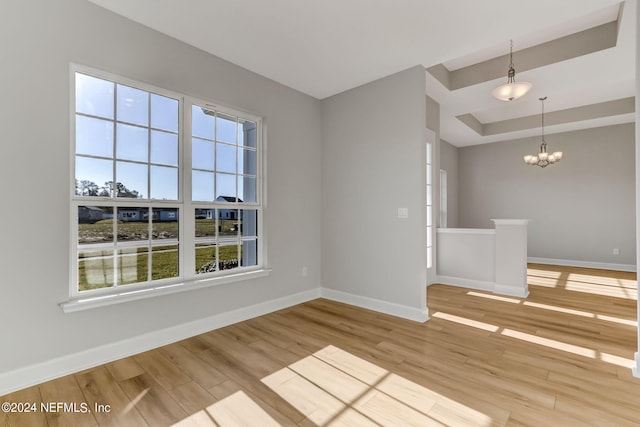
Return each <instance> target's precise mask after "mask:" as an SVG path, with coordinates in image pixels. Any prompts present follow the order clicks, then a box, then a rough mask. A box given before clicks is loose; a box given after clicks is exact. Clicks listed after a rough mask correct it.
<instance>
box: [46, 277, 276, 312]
mask: <svg viewBox="0 0 640 427" xmlns="http://www.w3.org/2000/svg"><path fill="white" fill-rule="evenodd" d="M270 274H271V270H270V269H260V270H253V271H244V272H242V271H238V272H237V273H236V274H227V275H224V276H219V277H213V278H207V279H200V280H195V281H191V282H182V283H174V284H168V285H162V286H157V287H153V288H142V289H136V290H123V292H120V293H116V294H113V293H111V294H102V295H98V296H84V297H80V298H74V299H70V300H69V301H65V302H63V303H60V304H59V305H60V308H62V311H64V312H65V313H73V312H74V311H81V310H87V309H90V308H96V307H104V306H107V305H112V304H119V303H122V302H128V301H136V300H140V299H146V298H153V297H157V296H160V295H170V294H175V293H178V292H187V291H192V290H195V289H202V288H208V287H210V286H217V285H224V284H228V283H234V282H240V281H243V280H249V279H256V278H258V277H266V276H269V275H270ZM125 289H126V288H125Z"/></svg>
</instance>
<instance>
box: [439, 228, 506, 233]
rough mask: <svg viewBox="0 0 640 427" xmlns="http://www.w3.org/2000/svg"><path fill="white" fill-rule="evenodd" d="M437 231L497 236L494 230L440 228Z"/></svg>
mask: <svg viewBox="0 0 640 427" xmlns="http://www.w3.org/2000/svg"><path fill="white" fill-rule="evenodd" d="M436 231H437V232H438V233H444V234H496V230H495V229H493V228H438V229H437V230H436Z"/></svg>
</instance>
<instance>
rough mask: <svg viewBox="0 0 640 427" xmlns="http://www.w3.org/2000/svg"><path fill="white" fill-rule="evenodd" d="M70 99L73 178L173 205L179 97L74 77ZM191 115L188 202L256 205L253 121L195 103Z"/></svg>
mask: <svg viewBox="0 0 640 427" xmlns="http://www.w3.org/2000/svg"><path fill="white" fill-rule="evenodd" d="M75 101H76V104H75V105H76V115H75V118H76V141H75V143H76V146H75V149H76V161H75V177H76V179H77V180H78V181H81V180H89V181H92V182H94V183H96V184H97V185H98V187H102V186H103V185H104V183H105V182H108V181H114V182H121V183H122V184H124V185H125V187H127V188H128V189H129V190H135V191H138V193H139V194H140V195H141V196H142V198H152V199H160V200H178V197H179V169H178V165H179V153H180V147H179V137H178V135H179V100H177V99H174V98H171V97H167V96H162V95H159V94H156V93H151V92H147V91H144V90H140V89H135V88H132V87H129V86H125V85H121V84H116V83H113V82H110V81H107V80H103V79H99V78H96V77H93V76H88V75H85V74H82V73H76V99H75ZM189 116H190V117H191V122H192V123H191V129H190V130H191V132H185V138H191V147H192V168H193V170H192V175H191V179H192V188H191V189H192V200H194V201H203V202H207V201H213V200H215V199H216V198H217V197H218V196H232V197H233V196H236V195H237V197H238V198H239V199H240V200H243V201H248V202H250V201H255V194H256V178H255V176H256V175H257V152H256V150H255V148H256V141H255V138H247V140H246V141H245V138H244V134H245V132H244V128H245V126H246V127H247V129H251V128H255V123H253V122H249V121H244V120H243V119H241V118H240V119H238V118H237V117H234V116H228V115H224V114H221V113H215V112H213V111H209V110H206V112H205V110H204V109H203V108H201V107H199V106H196V105H193V106H192V108H191V114H190V115H189ZM114 173H115V179H114ZM237 174H247V175H250V176H238V175H237ZM236 178H237V179H236ZM245 190H246V191H245Z"/></svg>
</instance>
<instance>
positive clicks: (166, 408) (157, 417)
mask: <svg viewBox="0 0 640 427" xmlns="http://www.w3.org/2000/svg"><path fill="white" fill-rule="evenodd" d="M120 386H121V387H122V389H123V390H124V392H125V393H126V394H127V396H128V397H129V399H130V400H131V402H132V403H133V405H134V406H135V408H136V409H137V410H138V412H140V414H141V415H142V416H143V417H144V419H145V420H146V421H147V423H148V424H149V425H150V426H168V425H171V424H174V423H176V422H178V421H180V420H183V419H185V418H187V417H188V413H187V412H186V411H184V410H183V409H182V408H181V407H180V405H178V403H177V402H176V401H175V400H174V399H173V397H171V395H169V393H168V392H167V391H166V390H165V389H164V388H163V387H162V386H161V385H160V384H159V383H158V382H157V381H156V380H154V379H153V377H151V375H149V374H147V373H144V374H142V375H138V376H137V377H133V378H129V379H126V380H124V381H120Z"/></svg>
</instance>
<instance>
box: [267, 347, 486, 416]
mask: <svg viewBox="0 0 640 427" xmlns="http://www.w3.org/2000/svg"><path fill="white" fill-rule="evenodd" d="M262 382H263V383H264V384H266V385H267V386H269V387H270V388H271V389H272V390H274V391H275V392H276V393H278V395H280V396H281V397H282V398H283V399H285V400H286V401H287V402H289V403H290V404H291V405H293V406H294V407H295V408H296V409H298V410H299V411H300V412H301V413H303V414H304V415H305V416H306V417H307V419H308V420H309V421H312V422H313V423H314V424H316V425H318V426H328V425H353V426H379V425H421V426H431V425H434V426H435V425H438V426H440V425H451V420H452V419H455V420H456V422H457V423H460V417H461V416H462V417H463V418H464V420H463V421H464V422H463V424H473V425H476V426H488V425H491V423H492V419H491V417H489V416H487V415H485V414H483V413H481V412H479V411H476V410H474V409H472V408H469V407H467V406H465V405H462V404H461V403H459V402H455V401H453V400H451V399H448V398H446V397H444V396H442V395H440V394H438V393H436V392H434V391H432V390H430V389H428V388H426V387H424V386H421V385H419V384H416V383H414V382H412V381H409V380H407V379H406V378H403V377H401V376H399V375H396V374H394V373H391V372H389V371H387V370H385V369H383V368H381V367H379V366H377V365H374V364H372V363H370V362H367V361H366V360H363V359H361V358H359V357H356V356H354V355H352V354H350V353H348V352H346V351H344V350H341V349H339V348H337V347H334V346H327V347H325V348H323V349H322V350H320V351H318V352H316V353H314V354H313V355H311V356H308V357H305V358H303V359H301V360H299V361H297V362H295V363H292V364H291V365H289V366H288V367H286V368H283V369H281V370H279V371H277V372H275V373H273V374H271V375H268V376H267V377H265V378H263V379H262Z"/></svg>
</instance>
